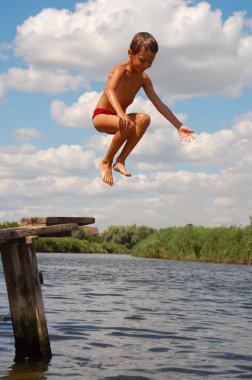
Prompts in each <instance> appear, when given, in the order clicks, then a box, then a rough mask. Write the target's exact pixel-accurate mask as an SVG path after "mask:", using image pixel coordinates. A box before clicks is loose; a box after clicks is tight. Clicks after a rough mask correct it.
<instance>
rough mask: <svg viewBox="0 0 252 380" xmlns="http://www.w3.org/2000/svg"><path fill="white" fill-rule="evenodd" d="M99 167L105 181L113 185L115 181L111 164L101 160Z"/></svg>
mask: <svg viewBox="0 0 252 380" xmlns="http://www.w3.org/2000/svg"><path fill="white" fill-rule="evenodd" d="M99 168H100V173H101V179H102V180H103V182H105V183H107V184H108V185H110V186H113V184H114V181H113V176H112V170H111V166H110V164H109V163H108V162H104V161H103V160H101V161H100V162H99Z"/></svg>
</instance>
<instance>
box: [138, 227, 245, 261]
mask: <svg viewBox="0 0 252 380" xmlns="http://www.w3.org/2000/svg"><path fill="white" fill-rule="evenodd" d="M133 254H134V255H135V256H142V257H153V258H164V259H176V260H193V261H205V262H216V263H237V264H252V228H251V226H247V227H237V226H231V227H216V228H205V227H196V226H191V225H189V226H185V227H169V228H164V229H160V230H158V231H156V232H154V233H153V234H151V235H150V236H149V237H148V238H147V239H145V240H143V241H141V242H140V243H139V244H138V245H136V246H135V247H134V249H133Z"/></svg>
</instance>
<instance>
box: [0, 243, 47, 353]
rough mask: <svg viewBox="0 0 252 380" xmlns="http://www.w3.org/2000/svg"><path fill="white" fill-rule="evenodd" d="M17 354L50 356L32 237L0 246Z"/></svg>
mask: <svg viewBox="0 0 252 380" xmlns="http://www.w3.org/2000/svg"><path fill="white" fill-rule="evenodd" d="M1 256H2V262H3V269H4V275H5V279H6V285H7V291H8V298H9V304H10V310H11V316H12V323H13V331H14V337H15V346H16V355H17V357H24V358H26V357H29V358H33V359H35V358H45V359H49V358H51V348H50V340H49V336H48V331H47V325H46V317H45V311H44V305H43V298H42V292H41V286H40V278H39V271H38V266H37V259H36V252H35V248H34V238H32V237H26V238H22V239H18V242H15V243H7V244H2V245H1Z"/></svg>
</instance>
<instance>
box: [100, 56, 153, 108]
mask: <svg viewBox="0 0 252 380" xmlns="http://www.w3.org/2000/svg"><path fill="white" fill-rule="evenodd" d="M114 76H115V83H116V85H115V87H114V92H115V95H116V97H117V99H118V101H119V103H120V105H121V107H122V109H123V110H124V111H125V110H126V109H127V107H128V106H129V105H130V104H131V103H132V102H133V100H134V98H135V96H136V94H137V93H138V91H139V90H140V89H141V87H142V86H143V84H144V79H145V77H146V74H145V73H142V72H136V71H132V70H131V69H130V66H129V62H123V63H119V64H118V65H117V66H116V67H115V68H114V69H113V70H112V71H111V73H110V74H109V77H108V80H111V79H112V80H113V77H114ZM97 108H103V109H106V110H108V111H111V112H114V111H115V110H114V109H113V108H112V106H111V104H110V102H109V100H108V98H107V96H106V94H105V92H103V94H102V96H101V98H100V100H99V102H98V104H97Z"/></svg>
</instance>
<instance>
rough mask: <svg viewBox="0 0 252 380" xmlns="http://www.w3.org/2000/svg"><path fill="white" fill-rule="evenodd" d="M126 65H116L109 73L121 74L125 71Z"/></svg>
mask: <svg viewBox="0 0 252 380" xmlns="http://www.w3.org/2000/svg"><path fill="white" fill-rule="evenodd" d="M127 65H128V62H127V61H126V62H120V63H118V64H117V65H116V66H114V67H113V69H112V70H111V73H114V72H118V71H119V72H123V71H125V70H126V69H127Z"/></svg>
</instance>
